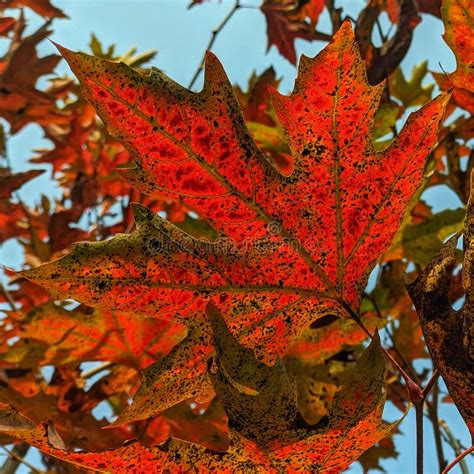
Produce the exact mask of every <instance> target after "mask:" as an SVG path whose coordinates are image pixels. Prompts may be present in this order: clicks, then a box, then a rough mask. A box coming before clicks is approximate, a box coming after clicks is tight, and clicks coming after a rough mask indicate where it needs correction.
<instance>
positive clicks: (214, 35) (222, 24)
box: [188, 0, 241, 89]
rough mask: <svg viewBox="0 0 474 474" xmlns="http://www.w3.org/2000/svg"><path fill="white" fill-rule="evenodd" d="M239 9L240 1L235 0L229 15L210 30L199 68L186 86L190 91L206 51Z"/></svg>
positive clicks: (202, 64)
mask: <svg viewBox="0 0 474 474" xmlns="http://www.w3.org/2000/svg"><path fill="white" fill-rule="evenodd" d="M239 8H241V5H240V0H236V2H235V4H234V6H233V7H232V8H231V10H230V11H229V13H227V15H226V16H225V17H224V18H223V19H222V21H221V22H220V23H219V25H218V26H217V27H216V28H214V29H213V30H212V33H211V37H210V38H209V42H208V43H207V46H206V49H205V50H204V54H203V55H202V59H201V61H200V63H199V66H198V67H197V69H196V71H195V73H194V75H193V77H192V79H191V82H190V83H189V85H188V89H191V88H192V87H193V86H194V83H195V82H196V81H197V79H198V77H199V75H200V74H201V71H202V70H203V68H204V59H205V57H206V51H210V50H211V49H212V46H213V45H214V43H215V41H216V39H217V36H218V35H219V33H220V32H221V31H222V30H223V29H224V27H225V25H227V23H228V22H229V20H230V19H231V18H232V17H233V16H234V14H235V12H236V11H237V10H239Z"/></svg>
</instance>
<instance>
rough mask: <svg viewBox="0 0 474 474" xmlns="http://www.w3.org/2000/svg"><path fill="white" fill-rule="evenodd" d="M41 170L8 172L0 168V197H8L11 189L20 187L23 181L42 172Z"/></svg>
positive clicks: (25, 181) (14, 189)
mask: <svg viewBox="0 0 474 474" xmlns="http://www.w3.org/2000/svg"><path fill="white" fill-rule="evenodd" d="M43 173H44V171H43V170H30V171H23V172H21V173H10V172H9V171H8V170H6V169H5V168H0V199H8V198H9V197H10V196H11V194H12V193H13V191H16V190H17V189H19V188H21V186H23V185H24V184H25V183H27V182H28V181H31V180H32V179H34V178H36V177H37V176H39V175H40V174H43Z"/></svg>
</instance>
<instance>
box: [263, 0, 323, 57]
mask: <svg viewBox="0 0 474 474" xmlns="http://www.w3.org/2000/svg"><path fill="white" fill-rule="evenodd" d="M323 8H324V1H322V0H309V1H306V2H297V1H294V0H264V2H263V3H262V5H261V7H260V9H261V10H262V12H263V14H264V15H265V19H266V21H267V37H268V50H269V49H270V48H271V47H272V46H273V45H275V46H276V47H277V49H278V51H279V53H280V54H281V55H282V56H283V57H285V58H286V59H288V61H290V63H291V64H295V65H296V50H295V40H296V39H297V38H302V39H305V40H308V41H312V40H315V39H326V40H327V39H328V37H325V36H324V35H322V34H321V33H316V31H315V25H316V23H317V21H318V18H319V14H320V13H321V11H322V10H323ZM306 17H309V18H310V22H307V21H306Z"/></svg>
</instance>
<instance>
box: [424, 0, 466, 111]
mask: <svg viewBox="0 0 474 474" xmlns="http://www.w3.org/2000/svg"><path fill="white" fill-rule="evenodd" d="M472 12H473V8H472V1H471V0H443V5H442V7H441V15H442V18H443V23H444V35H443V38H444V40H445V41H446V43H447V45H448V46H449V47H450V48H451V50H452V51H453V53H454V55H455V56H456V70H455V71H454V72H452V73H450V74H448V75H447V78H446V77H445V76H444V75H443V74H433V75H434V77H435V79H436V80H437V82H438V84H439V85H440V87H441V88H442V89H449V88H452V87H454V94H453V98H454V100H455V102H456V104H457V105H458V106H459V107H462V108H464V109H466V110H468V111H469V112H471V113H474V86H473V84H474V72H473V70H474V40H473V38H472V27H473V23H474V18H473V13H472Z"/></svg>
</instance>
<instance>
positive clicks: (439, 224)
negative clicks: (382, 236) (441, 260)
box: [385, 209, 464, 266]
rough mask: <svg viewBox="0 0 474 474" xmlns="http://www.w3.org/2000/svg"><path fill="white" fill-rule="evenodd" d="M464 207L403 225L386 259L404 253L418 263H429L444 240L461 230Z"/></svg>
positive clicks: (447, 210) (398, 256) (399, 256)
mask: <svg viewBox="0 0 474 474" xmlns="http://www.w3.org/2000/svg"><path fill="white" fill-rule="evenodd" d="M463 222H464V209H445V210H444V211H441V212H438V213H436V214H434V215H432V216H430V219H428V220H426V221H424V222H420V223H418V224H410V223H407V224H406V225H402V226H401V227H400V230H399V232H398V233H397V234H396V236H395V237H394V239H393V242H392V245H391V247H390V248H389V250H388V251H387V254H386V256H385V259H386V260H390V259H394V258H401V257H402V255H403V256H404V257H405V258H408V259H409V260H410V261H412V262H414V263H416V264H422V265H425V266H426V265H427V264H428V263H429V262H430V260H431V258H432V257H433V255H435V253H436V251H437V250H438V249H439V247H440V246H441V244H442V243H443V241H444V240H445V239H446V238H447V237H449V236H450V235H451V234H454V233H455V232H458V231H459V230H461V228H462V225H463Z"/></svg>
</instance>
